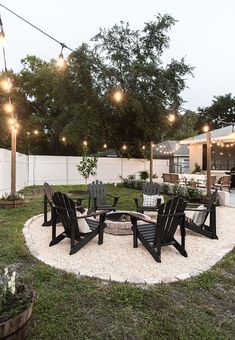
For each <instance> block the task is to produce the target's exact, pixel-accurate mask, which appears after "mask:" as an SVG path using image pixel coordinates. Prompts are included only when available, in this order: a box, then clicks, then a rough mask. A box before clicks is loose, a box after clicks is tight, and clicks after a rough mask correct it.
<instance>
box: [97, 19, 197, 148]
mask: <svg viewBox="0 0 235 340" xmlns="http://www.w3.org/2000/svg"><path fill="white" fill-rule="evenodd" d="M174 24H175V20H174V19H173V18H172V17H171V16H169V15H164V16H160V15H158V16H157V17H156V20H155V21H154V22H148V23H145V26H144V28H143V30H142V31H141V32H140V31H137V30H131V29H130V26H129V24H128V23H123V22H121V24H120V25H114V26H113V27H112V28H111V29H108V30H107V29H101V30H100V32H99V34H98V35H96V36H95V37H94V39H93V40H94V41H95V52H96V54H97V55H98V56H99V59H100V60H101V61H102V66H101V67H100V68H99V69H97V72H98V79H99V81H100V83H101V87H102V92H103V93H104V95H105V96H106V100H105V109H106V110H105V111H104V115H103V121H104V126H105V125H106V126H107V136H109V139H111V140H112V141H113V143H115V144H116V145H118V144H120V142H121V141H129V142H131V141H133V142H136V141H137V142H138V141H141V140H142V141H149V140H157V139H160V138H161V136H162V132H163V131H164V129H165V128H166V127H167V124H168V122H167V119H166V117H167V115H168V113H169V112H171V111H172V110H174V111H176V110H177V108H178V107H179V106H180V104H181V103H182V98H181V97H180V93H181V91H182V90H184V89H185V87H186V81H185V77H186V75H189V74H191V73H192V68H191V67H189V66H188V65H186V64H185V62H184V60H183V59H181V60H180V61H176V60H174V59H172V61H171V62H170V63H169V64H167V65H164V63H163V60H162V59H163V52H164V50H165V49H166V48H168V47H169V37H168V35H167V32H168V30H169V29H170V28H171V26H172V25H174ZM117 85H119V87H120V88H121V89H122V90H123V92H124V99H123V102H121V103H120V104H114V103H113V102H112V101H111V100H110V96H111V95H112V91H113V88H115V86H117ZM107 121H110V123H111V124H110V123H109V124H108V125H107Z"/></svg>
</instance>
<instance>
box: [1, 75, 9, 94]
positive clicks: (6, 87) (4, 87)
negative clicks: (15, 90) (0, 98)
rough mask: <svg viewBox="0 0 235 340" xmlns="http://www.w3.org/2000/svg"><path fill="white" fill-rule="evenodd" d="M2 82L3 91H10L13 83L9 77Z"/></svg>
mask: <svg viewBox="0 0 235 340" xmlns="http://www.w3.org/2000/svg"><path fill="white" fill-rule="evenodd" d="M0 84H1V88H2V89H3V91H6V92H10V90H11V88H12V83H11V80H10V79H9V78H7V79H3V80H2V81H1V83H0Z"/></svg>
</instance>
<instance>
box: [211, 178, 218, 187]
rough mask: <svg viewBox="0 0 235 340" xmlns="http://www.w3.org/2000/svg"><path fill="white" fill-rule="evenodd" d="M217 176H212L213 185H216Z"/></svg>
mask: <svg viewBox="0 0 235 340" xmlns="http://www.w3.org/2000/svg"><path fill="white" fill-rule="evenodd" d="M216 178H217V177H216V176H211V187H214V186H215V182H216Z"/></svg>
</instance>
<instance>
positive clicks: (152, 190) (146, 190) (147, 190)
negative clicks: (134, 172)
mask: <svg viewBox="0 0 235 340" xmlns="http://www.w3.org/2000/svg"><path fill="white" fill-rule="evenodd" d="M159 194H160V187H159V185H158V184H157V183H150V182H146V183H144V184H143V188H142V195H141V197H140V198H138V197H135V198H134V200H135V206H136V211H137V212H140V213H141V214H143V213H144V211H157V210H158V207H159V205H160V204H161V199H159V200H158V201H157V203H156V205H155V206H147V205H143V195H149V196H152V195H159Z"/></svg>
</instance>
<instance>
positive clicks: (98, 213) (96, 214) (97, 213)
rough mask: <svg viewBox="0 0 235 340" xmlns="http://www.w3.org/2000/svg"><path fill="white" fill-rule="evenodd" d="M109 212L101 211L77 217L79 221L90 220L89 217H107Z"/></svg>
mask: <svg viewBox="0 0 235 340" xmlns="http://www.w3.org/2000/svg"><path fill="white" fill-rule="evenodd" d="M110 211H111V210H110ZM107 212H108V211H107V210H101V211H99V212H96V213H91V214H87V215H83V216H79V217H77V220H79V219H81V218H89V217H94V216H100V215H106V214H107Z"/></svg>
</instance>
